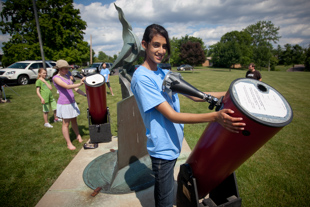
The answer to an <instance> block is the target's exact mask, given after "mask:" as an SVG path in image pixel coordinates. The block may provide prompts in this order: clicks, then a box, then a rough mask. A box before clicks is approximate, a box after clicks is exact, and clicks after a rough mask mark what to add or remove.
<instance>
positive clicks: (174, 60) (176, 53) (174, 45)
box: [170, 35, 207, 65]
mask: <svg viewBox="0 0 310 207" xmlns="http://www.w3.org/2000/svg"><path fill="white" fill-rule="evenodd" d="M188 42H192V43H195V42H197V43H199V44H200V47H201V48H202V50H203V52H204V53H205V55H206V54H207V49H206V47H205V45H204V42H203V41H202V39H201V38H199V37H192V36H188V35H185V37H181V39H177V38H175V37H173V38H172V39H170V45H171V56H170V64H172V65H181V64H185V63H188V62H186V60H183V59H182V58H181V54H182V53H181V47H182V45H183V44H185V43H188Z"/></svg>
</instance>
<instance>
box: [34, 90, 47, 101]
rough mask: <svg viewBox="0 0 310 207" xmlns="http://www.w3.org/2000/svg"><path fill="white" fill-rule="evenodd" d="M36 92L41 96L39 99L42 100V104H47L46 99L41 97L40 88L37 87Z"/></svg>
mask: <svg viewBox="0 0 310 207" xmlns="http://www.w3.org/2000/svg"><path fill="white" fill-rule="evenodd" d="M36 91H37V95H38V96H39V98H40V100H41V103H42V104H45V101H44V98H43V97H42V96H41V93H40V87H37V90H36Z"/></svg>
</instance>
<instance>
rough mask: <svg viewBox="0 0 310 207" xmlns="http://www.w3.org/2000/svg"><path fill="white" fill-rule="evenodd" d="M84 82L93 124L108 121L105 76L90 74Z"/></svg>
mask: <svg viewBox="0 0 310 207" xmlns="http://www.w3.org/2000/svg"><path fill="white" fill-rule="evenodd" d="M84 82H85V88H86V94H87V101H88V110H89V115H90V117H91V122H92V124H93V125H96V124H104V123H107V98H106V96H107V95H106V87H105V80H104V76H103V75H100V74H94V75H90V76H87V77H86V78H85V81H84Z"/></svg>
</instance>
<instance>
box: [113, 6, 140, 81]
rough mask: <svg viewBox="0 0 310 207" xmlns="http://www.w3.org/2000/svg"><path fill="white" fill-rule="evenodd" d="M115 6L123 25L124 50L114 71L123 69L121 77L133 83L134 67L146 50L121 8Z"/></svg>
mask: <svg viewBox="0 0 310 207" xmlns="http://www.w3.org/2000/svg"><path fill="white" fill-rule="evenodd" d="M114 5H115V8H116V10H117V11H118V17H119V20H120V22H121V23H122V25H123V42H124V45H123V48H122V50H121V52H120V54H119V56H118V57H117V59H116V60H115V61H114V63H113V65H112V69H114V68H117V67H122V68H123V69H122V70H121V75H122V76H123V77H125V78H126V79H127V80H128V81H129V82H131V77H132V74H133V73H134V70H135V68H134V66H133V65H132V64H133V62H134V61H136V60H137V59H138V58H139V57H140V56H144V49H143V47H142V46H141V42H140V41H139V39H138V37H137V36H136V35H135V34H134V33H133V31H132V27H131V25H130V24H129V22H128V21H127V20H126V19H125V15H124V13H123V11H122V9H121V8H119V7H118V6H116V4H114Z"/></svg>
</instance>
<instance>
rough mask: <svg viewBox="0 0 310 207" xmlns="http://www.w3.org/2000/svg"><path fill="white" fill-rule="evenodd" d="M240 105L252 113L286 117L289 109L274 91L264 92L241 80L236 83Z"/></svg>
mask: <svg viewBox="0 0 310 207" xmlns="http://www.w3.org/2000/svg"><path fill="white" fill-rule="evenodd" d="M235 89H236V92H237V94H238V97H239V101H240V105H241V106H242V107H243V108H244V109H245V110H247V111H248V112H250V113H255V114H262V115H267V116H276V117H285V116H286V115H287V109H286V106H285V104H284V102H283V100H282V99H281V98H280V97H279V95H278V94H277V93H276V92H275V91H273V90H268V92H262V91H261V90H259V89H258V88H257V87H256V86H255V85H253V84H251V83H244V82H240V83H237V84H236V85H235Z"/></svg>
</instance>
